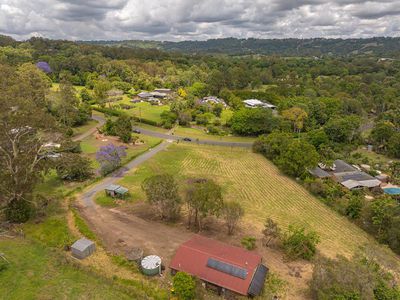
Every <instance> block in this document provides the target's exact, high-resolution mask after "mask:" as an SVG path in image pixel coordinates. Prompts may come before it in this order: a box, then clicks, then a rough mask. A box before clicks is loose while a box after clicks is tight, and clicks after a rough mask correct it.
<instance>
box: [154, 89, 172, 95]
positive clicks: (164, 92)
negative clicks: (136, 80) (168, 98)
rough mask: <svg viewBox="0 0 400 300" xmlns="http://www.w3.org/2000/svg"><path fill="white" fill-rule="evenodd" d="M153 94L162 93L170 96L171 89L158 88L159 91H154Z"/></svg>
mask: <svg viewBox="0 0 400 300" xmlns="http://www.w3.org/2000/svg"><path fill="white" fill-rule="evenodd" d="M154 92H157V93H163V94H171V93H172V90H171V89H165V88H160V89H155V90H154Z"/></svg>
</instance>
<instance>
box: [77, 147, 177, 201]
mask: <svg viewBox="0 0 400 300" xmlns="http://www.w3.org/2000/svg"><path fill="white" fill-rule="evenodd" d="M170 143H171V142H169V141H164V142H162V143H161V144H159V145H157V146H156V147H154V148H152V149H150V150H148V151H147V152H145V153H143V154H141V155H139V156H138V157H136V158H135V159H133V160H131V161H130V162H129V163H127V164H126V165H124V166H123V167H121V168H119V169H118V170H116V171H115V172H113V173H111V174H110V175H108V176H107V177H105V178H104V179H102V180H101V181H99V182H98V183H97V184H95V185H93V186H91V187H90V188H89V189H87V190H86V191H85V192H84V193H83V194H81V199H82V200H83V204H85V206H86V207H88V206H89V207H93V206H94V205H95V204H94V202H93V198H94V195H95V194H96V193H98V192H100V191H104V189H105V188H106V186H108V185H110V184H113V183H115V182H116V181H117V180H119V179H121V178H122V177H123V176H124V175H125V174H126V173H127V172H128V171H130V170H132V169H134V168H136V167H137V166H139V165H140V164H142V163H144V162H145V161H146V160H148V159H149V158H151V157H153V156H154V155H156V154H157V153H158V152H160V151H162V150H164V149H166V148H167V147H168V145H170Z"/></svg>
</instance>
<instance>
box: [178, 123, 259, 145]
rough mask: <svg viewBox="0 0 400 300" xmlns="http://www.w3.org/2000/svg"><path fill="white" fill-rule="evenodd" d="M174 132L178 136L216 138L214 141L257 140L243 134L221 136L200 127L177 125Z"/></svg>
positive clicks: (250, 141) (200, 138) (204, 138)
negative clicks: (208, 132)
mask: <svg viewBox="0 0 400 300" xmlns="http://www.w3.org/2000/svg"><path fill="white" fill-rule="evenodd" d="M174 134H175V135H177V136H183V137H190V138H194V139H199V140H214V141H225V142H249V143H252V142H254V141H255V140H256V138H254V137H242V136H228V135H227V136H219V135H212V134H207V133H206V132H205V131H204V130H202V129H200V128H190V127H182V126H177V127H176V128H175V129H174Z"/></svg>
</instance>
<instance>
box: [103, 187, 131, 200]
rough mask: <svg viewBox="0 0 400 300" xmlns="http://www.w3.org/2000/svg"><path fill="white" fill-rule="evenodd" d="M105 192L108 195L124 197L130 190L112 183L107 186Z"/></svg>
mask: <svg viewBox="0 0 400 300" xmlns="http://www.w3.org/2000/svg"><path fill="white" fill-rule="evenodd" d="M105 192H106V195H108V196H111V197H113V198H116V197H120V198H123V197H125V196H126V195H127V194H128V192H129V190H128V189H127V188H124V187H122V186H120V185H116V184H110V185H108V186H107V187H106V188H105Z"/></svg>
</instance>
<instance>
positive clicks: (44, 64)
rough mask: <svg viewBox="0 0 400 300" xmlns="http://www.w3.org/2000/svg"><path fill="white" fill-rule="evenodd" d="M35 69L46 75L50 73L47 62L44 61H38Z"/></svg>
mask: <svg viewBox="0 0 400 300" xmlns="http://www.w3.org/2000/svg"><path fill="white" fill-rule="evenodd" d="M36 67H37V68H38V69H40V70H42V71H43V72H45V73H46V74H49V73H51V68H50V65H49V64H48V63H47V62H45V61H39V62H38V63H37V64H36Z"/></svg>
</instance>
